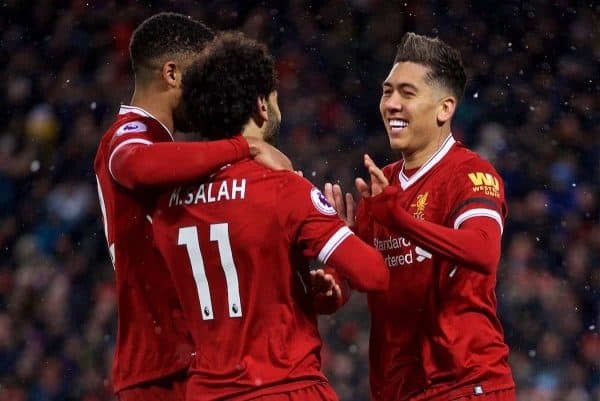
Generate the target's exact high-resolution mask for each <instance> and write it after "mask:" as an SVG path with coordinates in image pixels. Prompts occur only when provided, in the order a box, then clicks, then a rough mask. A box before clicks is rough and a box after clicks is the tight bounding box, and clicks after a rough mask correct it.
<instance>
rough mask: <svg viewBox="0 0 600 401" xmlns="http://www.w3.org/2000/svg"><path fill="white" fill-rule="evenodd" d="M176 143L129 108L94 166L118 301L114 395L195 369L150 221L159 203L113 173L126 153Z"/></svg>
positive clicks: (111, 131)
mask: <svg viewBox="0 0 600 401" xmlns="http://www.w3.org/2000/svg"><path fill="white" fill-rule="evenodd" d="M172 140H173V138H172V136H171V134H170V133H169V131H168V129H167V128H166V127H165V126H164V125H162V124H161V123H160V122H159V121H158V120H156V119H155V118H154V117H152V116H151V115H150V114H148V113H147V112H146V111H144V110H142V109H140V108H137V107H131V106H122V107H121V110H120V111H119V116H118V118H117V120H116V121H115V122H114V123H113V125H112V126H111V127H110V128H109V129H108V130H107V131H106V133H105V134H104V136H103V137H102V140H101V142H100V145H99V148H98V152H97V154H96V159H95V161H94V171H95V173H96V178H97V181H98V195H99V198H100V206H101V209H102V217H103V222H104V231H105V234H106V238H107V242H108V248H109V253H110V256H111V259H112V261H113V265H114V268H115V284H116V288H117V298H118V303H117V309H118V322H117V324H118V327H117V339H116V347H115V355H114V362H113V371H112V381H113V389H114V391H115V392H117V391H119V390H121V389H123V388H126V387H129V386H132V385H135V384H138V383H141V382H144V381H147V380H152V379H156V378H159V377H164V376H166V375H168V374H171V373H174V372H177V371H179V370H181V369H183V368H185V367H186V366H188V365H189V363H190V361H191V351H192V350H193V348H192V346H191V341H190V339H189V336H188V334H187V333H188V332H187V328H186V325H185V322H184V320H183V315H182V312H181V307H180V305H179V300H178V298H177V294H176V292H175V289H174V287H173V284H172V283H171V280H170V273H169V271H168V269H167V268H166V266H165V265H164V261H163V259H162V258H161V255H160V253H159V252H158V251H157V250H156V249H155V248H154V247H153V242H152V226H151V224H150V214H151V211H152V208H153V206H154V200H155V196H154V194H152V193H150V192H140V191H137V192H133V191H130V190H128V189H125V188H124V187H122V186H120V185H119V184H117V183H116V182H115V180H114V179H113V178H112V176H111V172H110V166H111V164H110V162H111V158H112V156H113V155H114V154H115V151H117V150H118V149H119V148H120V147H123V146H126V145H127V144H131V143H142V144H149V143H154V142H164V141H172Z"/></svg>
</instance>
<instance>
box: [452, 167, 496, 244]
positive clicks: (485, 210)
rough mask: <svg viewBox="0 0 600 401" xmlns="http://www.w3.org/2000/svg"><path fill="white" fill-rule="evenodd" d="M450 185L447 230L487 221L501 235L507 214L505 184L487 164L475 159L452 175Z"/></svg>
mask: <svg viewBox="0 0 600 401" xmlns="http://www.w3.org/2000/svg"><path fill="white" fill-rule="evenodd" d="M450 182H451V185H450V187H449V188H450V191H449V193H450V194H451V199H450V202H449V204H450V205H451V206H450V208H451V210H450V212H449V214H448V225H449V226H450V227H453V228H455V229H458V228H459V227H460V226H461V225H462V224H463V223H464V222H465V221H467V220H468V219H471V218H473V217H488V218H491V219H493V220H495V221H496V222H497V223H498V225H499V226H500V231H501V232H502V231H503V229H504V219H505V218H506V214H507V209H506V202H505V199H504V182H503V181H502V178H501V177H500V175H499V174H498V172H497V171H496V170H495V169H494V168H493V167H492V165H491V164H490V163H488V162H487V161H485V160H483V159H480V158H478V157H477V158H473V159H471V160H468V161H467V162H465V163H463V164H462V165H461V166H460V168H458V169H457V170H456V172H454V173H453V179H452V180H451V181H450Z"/></svg>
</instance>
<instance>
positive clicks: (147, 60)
mask: <svg viewBox="0 0 600 401" xmlns="http://www.w3.org/2000/svg"><path fill="white" fill-rule="evenodd" d="M213 37H214V33H213V32H212V31H211V30H210V28H208V27H207V26H206V25H204V24H203V23H201V22H199V21H196V20H194V19H192V18H191V17H188V16H186V15H183V14H177V13H166V12H163V13H158V14H155V15H153V16H152V17H150V18H148V19H146V20H145V21H144V22H142V23H141V24H140V25H139V26H138V27H137V28H136V29H135V31H134V32H133V34H132V35H131V40H130V41H129V56H130V57H131V66H132V68H133V71H134V72H136V73H137V72H139V71H140V69H142V68H144V67H152V62H153V61H155V60H159V61H163V60H161V59H164V58H165V57H177V56H178V55H181V54H194V53H200V52H201V51H202V49H203V48H204V45H205V44H206V42H208V41H210V40H211V39H212V38H213ZM164 61H166V60H164Z"/></svg>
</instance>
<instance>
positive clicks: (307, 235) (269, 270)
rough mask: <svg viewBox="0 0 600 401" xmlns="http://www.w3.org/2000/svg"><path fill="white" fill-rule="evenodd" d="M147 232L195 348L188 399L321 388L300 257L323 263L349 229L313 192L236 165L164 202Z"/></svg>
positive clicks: (300, 183)
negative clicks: (158, 252)
mask: <svg viewBox="0 0 600 401" xmlns="http://www.w3.org/2000/svg"><path fill="white" fill-rule="evenodd" d="M153 228H154V237H155V239H156V243H157V245H158V247H159V249H160V250H161V253H162V254H163V255H164V256H165V260H166V262H167V265H168V266H169V268H170V269H171V272H172V275H173V281H174V282H175V286H176V288H177V292H178V294H179V297H180V299H181V302H182V305H183V309H184V314H185V318H186V320H187V322H188V324H189V325H190V330H191V333H192V337H193V340H194V343H195V345H196V354H195V359H194V362H193V363H192V367H191V369H190V379H189V382H188V387H187V399H188V400H190V401H195V400H203V401H210V400H224V399H227V400H238V401H239V400H246V399H250V398H254V397H258V396H261V395H265V394H272V393H280V392H287V391H292V390H295V389H298V388H302V387H306V386H308V385H312V384H314V383H316V382H326V379H325V377H324V376H323V374H322V373H321V370H320V366H321V361H320V348H321V339H320V336H319V332H318V330H317V320H316V315H315V313H314V311H313V310H312V306H311V304H312V301H311V296H310V294H308V288H307V286H308V285H309V283H310V281H309V280H310V275H309V269H308V259H309V258H318V259H319V260H320V261H322V262H324V263H325V262H326V261H327V260H328V258H329V256H330V255H332V254H333V252H334V251H335V249H336V248H337V247H338V245H340V244H342V243H343V241H345V239H346V238H348V237H349V236H351V235H352V233H351V231H350V230H349V229H348V228H347V227H345V225H344V224H343V222H342V221H341V220H340V219H339V218H338V217H337V215H336V212H335V210H334V209H333V208H332V207H331V206H330V205H329V204H328V203H327V201H326V200H325V198H324V196H323V195H322V194H321V192H320V191H319V190H318V189H316V188H315V187H313V185H312V184H311V183H309V182H308V181H307V180H305V179H304V178H301V177H299V176H298V175H296V174H294V173H292V172H289V171H273V170H270V169H268V168H265V167H263V166H261V165H259V164H258V163H256V162H254V161H251V160H246V161H241V162H238V163H235V164H233V165H231V166H229V167H227V168H224V169H222V170H221V171H219V172H218V173H217V174H215V175H214V176H212V177H211V178H210V180H208V181H206V182H203V183H200V184H197V185H194V186H190V187H178V188H176V189H174V190H172V191H171V192H169V193H167V194H165V195H164V196H162V197H161V198H160V199H159V201H158V204H157V209H156V212H155V213H154V215H153Z"/></svg>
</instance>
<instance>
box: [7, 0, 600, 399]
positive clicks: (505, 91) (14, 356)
mask: <svg viewBox="0 0 600 401" xmlns="http://www.w3.org/2000/svg"><path fill="white" fill-rule="evenodd" d="M162 10H171V11H179V12H184V13H188V14H190V15H192V16H194V17H197V18H200V19H202V20H204V21H206V22H208V23H209V24H210V25H211V26H213V27H214V28H216V29H241V30H244V31H245V32H246V33H248V34H249V35H251V36H254V37H258V38H259V39H261V40H264V41H266V42H267V43H269V45H270V46H271V47H272V49H273V53H274V54H275V55H276V57H277V68H278V72H279V78H280V97H279V98H280V100H281V108H282V112H283V126H282V135H281V147H282V149H283V150H284V151H286V152H287V153H288V154H289V155H290V156H291V157H292V159H293V160H294V161H295V164H296V168H299V169H302V170H303V171H304V174H305V176H306V177H307V178H309V179H310V180H312V181H313V182H314V183H315V184H316V185H317V186H319V187H321V186H322V184H323V183H324V182H325V181H328V180H332V179H333V180H339V181H340V182H341V183H342V184H343V186H344V188H346V189H349V190H350V189H351V185H352V181H353V178H354V177H355V176H356V175H362V176H365V172H364V171H363V169H362V166H361V160H362V158H361V154H362V153H363V152H365V151H368V152H369V153H370V154H371V155H372V156H373V157H374V158H375V159H376V161H377V162H378V163H379V164H384V163H387V162H389V161H391V160H393V159H396V156H395V155H392V154H390V152H389V150H388V143H387V138H386V137H385V131H384V130H383V126H382V124H381V121H380V117H379V113H378V110H377V104H378V102H379V97H380V92H381V88H380V85H381V82H382V80H383V79H384V78H385V75H386V74H387V71H389V68H390V63H391V62H392V60H393V56H394V53H395V46H396V42H397V41H398V40H399V38H400V37H401V35H402V33H403V32H405V31H407V30H415V31H416V32H418V33H422V34H429V35H440V36H441V37H442V38H443V39H445V40H446V41H448V42H449V43H451V44H452V45H455V46H458V47H459V48H460V49H461V51H462V54H463V58H464V60H465V64H466V67H467V69H468V72H469V84H468V89H467V93H466V96H465V100H464V102H463V104H462V105H461V106H460V107H459V109H458V114H457V116H456V118H455V126H454V127H453V133H454V135H455V136H456V137H457V138H459V139H461V140H463V141H465V142H467V144H468V145H469V146H471V147H473V148H474V149H476V150H477V151H479V152H480V153H481V154H482V155H483V156H484V157H486V158H488V159H489V160H490V161H492V162H493V163H494V164H495V166H496V167H497V169H498V170H499V172H500V173H501V175H502V176H503V177H504V179H505V181H506V188H507V199H508V202H509V218H508V222H507V226H506V230H505V233H504V252H503V259H502V262H501V266H500V272H499V278H498V288H497V295H498V300H499V311H500V317H501V319H502V321H503V323H504V327H505V334H506V338H507V341H508V343H509V344H510V346H511V362H512V366H513V371H514V375H515V379H516V381H517V386H518V387H517V388H518V399H519V400H520V401H598V400H600V336H599V329H598V326H599V324H600V323H599V318H600V210H599V202H598V200H599V196H600V193H599V191H600V180H599V178H598V177H600V163H599V160H600V124H598V123H599V118H598V117H599V115H598V109H599V108H598V99H599V97H598V59H599V57H600V46H599V43H600V41H599V40H598V36H597V34H598V28H597V20H598V12H599V9H598V6H597V5H596V4H594V3H593V2H587V3H586V2H566V1H559V2H546V1H542V0H530V1H525V2H496V3H494V4H491V3H489V2H469V1H465V0H447V1H441V2H431V3H429V2H413V1H411V2H386V1H381V0H370V1H368V0H351V1H342V0H330V1H313V2H308V1H304V0H292V1H289V2H288V1H273V2H261V3H259V4H258V5H251V4H250V2H242V1H232V0H227V1H219V2H202V3H198V2H192V1H178V2H173V1H166V0H165V1H144V2H140V1H124V2H117V1H114V0H109V1H102V2H79V1H72V2H59V1H53V0H45V1H38V2H31V1H6V2H4V4H3V6H2V15H1V16H0V41H1V43H2V47H0V57H1V58H2V60H3V61H4V62H3V63H2V67H1V68H2V72H3V76H4V77H5V79H4V80H3V81H2V82H1V83H0V91H2V94H3V96H0V122H1V127H2V129H1V130H0V253H1V258H0V401H3V400H11V401H52V400H57V401H58V400H85V401H108V400H112V399H113V397H112V395H111V394H110V390H109V389H110V382H109V380H110V377H109V371H110V363H111V356H112V345H113V342H114V336H115V313H116V312H115V295H114V290H113V287H112V279H113V274H114V273H113V269H112V266H111V264H110V261H109V258H108V255H107V252H106V249H105V240H104V234H103V231H102V224H101V221H100V219H99V215H100V213H99V210H98V209H99V208H98V203H97V200H96V199H95V198H96V195H95V185H96V184H95V178H94V176H93V173H92V161H93V156H94V153H95V150H96V145H97V143H98V142H99V139H100V135H101V134H102V132H103V130H104V129H105V128H106V127H107V124H108V123H109V121H111V120H112V119H113V117H114V114H115V113H116V112H117V110H118V106H119V103H120V102H122V103H127V102H128V101H129V98H128V96H129V94H130V93H131V89H132V87H131V85H132V79H131V73H130V70H129V61H128V55H127V45H128V39H129V36H130V34H131V32H132V30H133V29H134V28H135V26H136V24H137V23H139V22H140V21H142V20H143V19H145V18H146V17H148V16H149V15H151V14H153V13H156V12H158V11H162ZM367 313H368V312H367V309H366V305H365V301H364V298H363V297H361V296H358V295H353V297H352V298H351V300H350V302H349V304H348V305H346V306H345V307H344V308H343V309H342V311H340V313H338V314H337V315H334V316H332V317H323V318H321V329H322V333H323V336H324V339H325V345H324V348H323V365H324V366H323V368H324V370H325V372H326V374H327V375H328V377H329V378H330V379H331V381H332V383H333V385H334V387H335V388H336V389H337V391H338V392H339V394H340V397H341V399H342V400H345V401H350V400H356V401H358V400H367V399H368V377H367V373H368V371H367V344H368V329H369V328H368V317H367ZM390 313H393V311H390Z"/></svg>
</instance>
